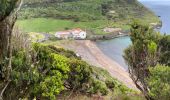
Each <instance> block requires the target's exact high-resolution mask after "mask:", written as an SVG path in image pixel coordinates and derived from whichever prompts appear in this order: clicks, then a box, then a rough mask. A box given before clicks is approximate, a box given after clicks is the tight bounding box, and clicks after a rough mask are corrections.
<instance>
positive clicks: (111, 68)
mask: <svg viewBox="0 0 170 100" xmlns="http://www.w3.org/2000/svg"><path fill="white" fill-rule="evenodd" d="M62 46H64V47H65V48H66V49H70V50H73V51H75V52H76V53H78V54H79V55H81V57H82V59H83V60H85V61H87V62H88V63H90V64H92V65H95V66H98V67H102V68H104V69H105V70H107V71H108V72H109V73H110V74H111V76H113V77H114V78H117V79H118V80H119V81H121V82H122V83H124V84H125V85H126V86H128V87H129V88H131V89H135V90H137V88H136V86H135V85H134V83H133V81H132V80H131V78H130V77H129V74H128V72H126V71H125V69H124V68H122V67H121V66H120V65H119V64H118V63H117V62H115V61H113V60H112V59H110V58H109V57H107V56H106V55H105V54H103V52H102V51H101V50H100V49H99V48H98V47H97V46H96V44H95V43H94V42H92V41H89V40H81V41H71V42H69V43H65V44H62Z"/></svg>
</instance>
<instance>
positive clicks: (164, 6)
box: [96, 0, 170, 70]
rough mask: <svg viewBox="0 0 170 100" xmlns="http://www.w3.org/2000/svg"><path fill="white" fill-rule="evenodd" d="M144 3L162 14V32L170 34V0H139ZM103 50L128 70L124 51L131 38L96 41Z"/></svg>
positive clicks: (158, 14) (157, 13) (159, 14)
mask: <svg viewBox="0 0 170 100" xmlns="http://www.w3.org/2000/svg"><path fill="white" fill-rule="evenodd" d="M139 1H140V2H141V3H142V4H143V5H145V6H146V7H147V8H149V9H150V10H152V11H153V12H154V13H155V14H156V15H157V16H160V19H161V21H162V27H161V29H160V32H161V33H162V34H164V33H166V34H168V35H170V0H139ZM96 44H97V46H98V47H99V48H100V49H101V51H102V52H103V53H104V54H105V55H106V56H108V57H110V58H111V59H113V60H114V61H116V62H117V63H119V64H120V65H121V66H122V67H123V68H125V69H126V70H128V66H127V64H126V63H125V61H124V59H123V52H124V50H125V48H127V47H128V46H129V45H130V44H131V41H130V38H129V37H128V36H126V37H119V38H115V39H112V40H104V41H98V42H96Z"/></svg>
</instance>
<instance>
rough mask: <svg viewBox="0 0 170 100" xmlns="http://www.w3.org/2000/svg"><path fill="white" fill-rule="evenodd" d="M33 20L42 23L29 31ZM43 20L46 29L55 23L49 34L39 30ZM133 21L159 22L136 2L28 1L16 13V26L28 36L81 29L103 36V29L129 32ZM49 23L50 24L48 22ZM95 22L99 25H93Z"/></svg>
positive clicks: (83, 0) (89, 0)
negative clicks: (20, 27)
mask: <svg viewBox="0 0 170 100" xmlns="http://www.w3.org/2000/svg"><path fill="white" fill-rule="evenodd" d="M31 18H35V19H31ZM36 18H45V19H41V20H40V19H38V21H37V24H38V25H39V26H37V25H35V24H34V25H35V27H34V25H33V26H32V27H31V29H30V28H28V27H29V26H30V24H32V23H31V21H33V22H34V21H36V20H37V19H36ZM46 18H50V19H49V20H50V21H49V23H46V24H47V25H48V24H49V26H50V25H51V22H53V21H55V20H56V19H57V21H58V22H57V23H55V24H54V25H53V26H52V27H53V28H52V29H51V30H49V26H48V27H47V30H46V28H45V29H44V28H43V26H41V25H43V23H42V22H44V21H47V20H48V19H46ZM134 18H135V19H142V20H143V21H144V22H146V23H153V22H158V21H159V19H158V17H156V16H155V15H154V14H153V13H152V12H151V11H149V10H148V9H146V8H145V7H144V6H143V5H142V4H140V3H139V2H138V1H136V0H27V1H25V3H24V5H23V7H22V9H21V11H20V13H19V19H20V20H21V21H19V22H18V25H20V24H21V25H20V26H23V25H24V26H25V27H24V28H23V29H24V30H25V31H27V32H30V31H37V30H38V31H39V32H44V31H45V32H52V31H59V30H64V29H68V28H74V27H80V28H83V29H87V30H91V31H94V33H97V34H104V33H103V32H102V29H103V28H105V27H120V28H122V29H124V30H128V29H129V23H130V21H131V20H132V19H134ZM52 19H53V21H51V20H52ZM39 20H40V21H39ZM60 20H62V21H60ZM68 20H69V21H68ZM47 22H48V21H47ZM61 22H62V23H61ZM68 22H69V23H68ZM96 22H98V23H97V24H95V23H96ZM100 22H101V23H100ZM63 23H68V25H65V26H64V27H63V26H62V25H61V26H60V24H63ZM84 23H91V24H90V25H89V24H84ZM93 23H94V24H93ZM70 24H71V26H70ZM55 26H56V27H55ZM57 27H58V28H57ZM42 28H43V29H42ZM41 29H42V30H41Z"/></svg>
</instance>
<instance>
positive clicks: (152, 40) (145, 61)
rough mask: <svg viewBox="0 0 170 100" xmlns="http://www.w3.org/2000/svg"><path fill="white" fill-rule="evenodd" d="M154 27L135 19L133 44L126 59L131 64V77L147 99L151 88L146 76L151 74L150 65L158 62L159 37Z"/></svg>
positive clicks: (132, 32) (125, 55)
mask: <svg viewBox="0 0 170 100" xmlns="http://www.w3.org/2000/svg"><path fill="white" fill-rule="evenodd" d="M156 34H157V33H155V32H154V31H153V29H152V28H149V26H148V25H144V24H142V23H141V22H137V21H134V22H133V23H132V25H131V34H130V38H131V41H132V45H131V46H129V47H128V48H127V49H126V50H125V54H124V59H125V60H126V63H127V64H128V66H129V68H128V69H129V73H130V77H131V78H132V80H133V81H134V83H135V85H136V86H137V88H138V89H139V90H141V91H142V92H143V94H144V95H145V97H146V98H147V99H150V96H149V95H148V92H149V88H148V85H147V82H146V80H145V79H146V78H147V77H148V76H149V74H150V73H149V69H148V67H149V66H155V65H157V62H158V56H157V52H158V51H157V50H158V48H157V47H158V46H157V43H158V40H159V39H158V38H159V34H158V35H156Z"/></svg>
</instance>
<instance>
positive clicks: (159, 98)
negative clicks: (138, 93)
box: [147, 65, 170, 100]
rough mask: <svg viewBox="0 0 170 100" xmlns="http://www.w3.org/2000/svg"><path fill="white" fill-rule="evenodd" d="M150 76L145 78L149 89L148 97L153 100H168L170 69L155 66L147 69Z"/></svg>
mask: <svg viewBox="0 0 170 100" xmlns="http://www.w3.org/2000/svg"><path fill="white" fill-rule="evenodd" d="M149 71H150V73H151V74H150V76H149V78H147V82H148V86H149V88H150V91H149V96H151V97H152V98H153V99H154V100H168V99H169V98H170V95H169V94H170V84H169V83H170V78H169V77H170V67H169V66H162V65H157V66H156V67H152V68H149Z"/></svg>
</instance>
